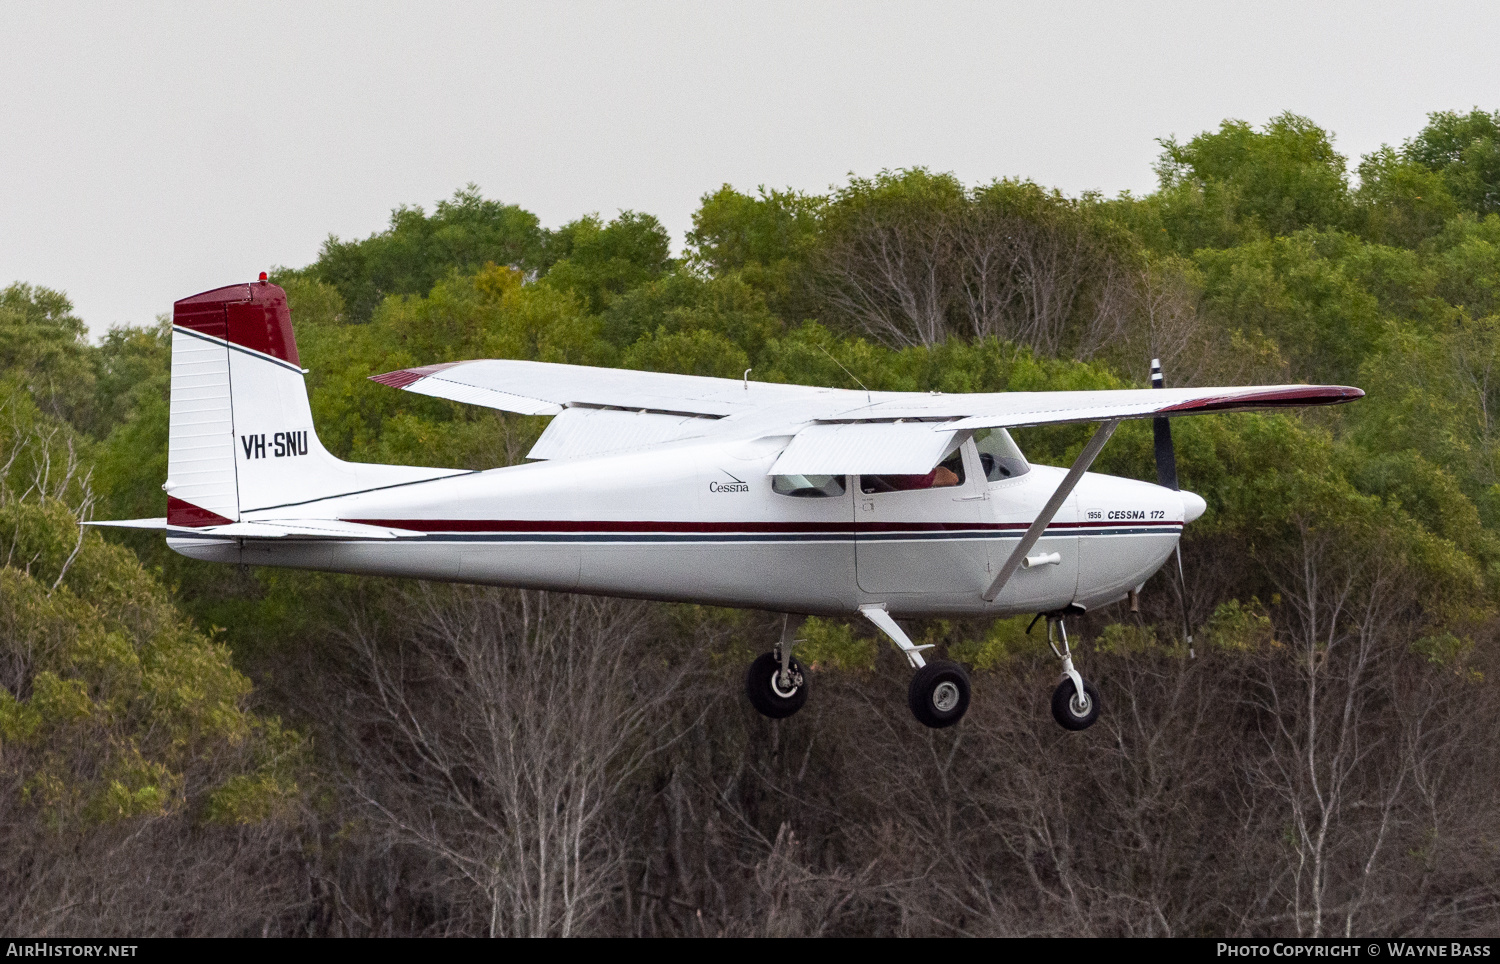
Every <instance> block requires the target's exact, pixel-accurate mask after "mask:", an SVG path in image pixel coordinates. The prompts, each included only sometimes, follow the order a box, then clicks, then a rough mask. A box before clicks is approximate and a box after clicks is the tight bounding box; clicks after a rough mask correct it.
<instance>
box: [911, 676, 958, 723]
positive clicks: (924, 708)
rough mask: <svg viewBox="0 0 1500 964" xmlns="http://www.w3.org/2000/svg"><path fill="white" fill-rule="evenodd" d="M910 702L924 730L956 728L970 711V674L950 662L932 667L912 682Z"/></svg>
mask: <svg viewBox="0 0 1500 964" xmlns="http://www.w3.org/2000/svg"><path fill="white" fill-rule="evenodd" d="M906 699H907V703H908V704H909V705H910V706H911V715H912V716H915V717H916V718H917V722H918V723H921V724H922V725H923V726H930V727H932V728H933V729H935V730H936V729H942V728H943V727H945V726H952V725H953V724H955V723H957V722H958V721H959V720H961V719H963V718H964V714H965V713H967V712H968V710H969V674H968V673H967V672H965V671H964V668H963V667H962V666H960V665H958V664H957V663H950V662H948V661H947V660H936V661H934V662H931V663H928V664H927V665H926V666H923V667H922V668H921V669H919V670H917V672H916V675H914V676H913V677H912V678H911V688H910V689H908V690H907V691H906Z"/></svg>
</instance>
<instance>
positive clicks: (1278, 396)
mask: <svg viewBox="0 0 1500 964" xmlns="http://www.w3.org/2000/svg"><path fill="white" fill-rule="evenodd" d="M1364 397H1365V393H1364V391H1363V390H1362V389H1358V388H1351V387H1349V386H1347V385H1287V386H1284V387H1281V388H1272V389H1267V390H1266V391H1263V392H1255V393H1253V394H1247V395H1220V396H1218V397H1216V398H1197V399H1194V400H1192V401H1190V402H1180V403H1178V404H1176V405H1170V406H1168V407H1166V408H1164V409H1161V411H1160V412H1159V414H1162V415H1169V414H1176V413H1186V412H1224V411H1235V410H1238V409H1252V408H1280V407H1283V406H1285V407H1288V408H1291V407H1295V406H1302V405H1338V404H1340V403H1341V402H1352V401H1354V400H1355V399H1357V398H1364Z"/></svg>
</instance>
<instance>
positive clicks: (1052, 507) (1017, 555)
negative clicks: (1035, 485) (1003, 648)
mask: <svg viewBox="0 0 1500 964" xmlns="http://www.w3.org/2000/svg"><path fill="white" fill-rule="evenodd" d="M1119 424H1120V420H1119V419H1114V420H1113V421H1109V422H1105V423H1104V424H1102V425H1100V426H1099V428H1098V429H1097V430H1096V431H1095V432H1094V437H1093V438H1091V439H1089V444H1087V445H1085V446H1084V447H1083V451H1082V452H1079V453H1078V458H1076V459H1074V460H1073V467H1072V468H1070V469H1068V474H1067V475H1066V476H1064V478H1063V480H1062V483H1061V484H1060V485H1058V487H1057V491H1056V492H1053V493H1052V498H1050V499H1048V500H1047V504H1046V505H1044V506H1042V511H1041V512H1040V513H1039V514H1038V515H1037V517H1036V521H1035V522H1033V523H1032V524H1031V528H1029V529H1027V530H1026V534H1025V535H1024V536H1022V537H1021V541H1020V543H1019V544H1018V545H1017V546H1016V547H1015V549H1013V550H1011V554H1010V558H1009V559H1007V560H1005V565H1003V566H1001V567H1000V572H999V573H998V574H997V575H996V576H995V581H994V582H992V583H990V588H988V589H986V590H985V591H984V601H985V602H994V601H995V597H996V596H998V595H1000V590H1002V589H1004V588H1005V584H1006V583H1008V582H1010V577H1011V576H1014V575H1015V574H1016V570H1017V569H1019V568H1020V567H1021V561H1022V560H1023V559H1025V558H1026V553H1028V552H1030V551H1031V547H1032V546H1034V545H1036V541H1037V540H1038V539H1040V538H1041V537H1042V533H1043V532H1045V531H1046V529H1047V526H1048V525H1049V524H1051V522H1052V520H1053V518H1055V517H1056V516H1057V510H1058V509H1061V508H1062V504H1063V503H1064V502H1066V501H1067V500H1068V496H1070V495H1072V494H1073V489H1074V488H1075V487H1076V486H1077V485H1078V480H1079V479H1081V478H1083V473H1085V472H1087V471H1088V470H1089V466H1091V465H1093V464H1094V459H1096V458H1098V457H1099V452H1100V450H1101V449H1103V448H1104V443H1105V442H1108V441H1109V437H1110V436H1111V435H1113V434H1115V429H1116V428H1117V427H1119Z"/></svg>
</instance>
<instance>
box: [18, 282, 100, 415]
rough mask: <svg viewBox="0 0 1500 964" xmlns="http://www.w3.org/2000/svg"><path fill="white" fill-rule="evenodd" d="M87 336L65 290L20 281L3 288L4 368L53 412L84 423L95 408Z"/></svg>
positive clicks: (94, 365) (95, 370) (94, 372)
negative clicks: (21, 381)
mask: <svg viewBox="0 0 1500 964" xmlns="http://www.w3.org/2000/svg"><path fill="white" fill-rule="evenodd" d="M87 336H88V327H87V326H86V325H85V324H84V322H83V320H82V319H81V318H79V317H77V316H76V315H74V314H73V303H72V302H71V301H69V300H68V298H67V296H66V295H64V294H63V293H62V292H60V291H53V290H51V289H50V288H43V287H39V286H33V285H28V284H21V283H20V282H17V283H16V284H13V285H11V286H10V287H8V288H5V289H4V290H0V371H3V372H4V373H5V374H7V375H14V376H19V377H21V378H22V379H24V380H25V383H26V387H27V388H28V389H29V390H30V391H31V393H32V396H33V397H34V398H36V399H37V400H38V402H39V403H40V404H41V405H42V406H43V407H44V409H45V410H46V411H47V412H49V413H50V414H52V415H55V416H57V417H59V418H66V419H72V420H74V421H77V422H80V423H86V422H88V420H90V419H91V418H93V417H94V416H95V408H96V406H95V398H94V381H95V379H96V378H97V376H98V366H97V363H96V361H95V358H94V356H93V353H91V352H90V351H89V349H88V337H87Z"/></svg>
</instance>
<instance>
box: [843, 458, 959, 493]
mask: <svg viewBox="0 0 1500 964" xmlns="http://www.w3.org/2000/svg"><path fill="white" fill-rule="evenodd" d="M963 484H964V458H963V449H962V448H960V449H959V450H958V451H956V452H954V453H953V454H952V455H950V456H948V457H947V458H946V459H944V460H943V461H942V462H941V463H939V464H938V467H937V468H935V469H933V470H932V471H931V472H928V473H927V474H926V475H862V476H860V478H859V485H860V489H861V490H862V491H863V492H864V493H865V494H866V495H871V494H873V493H875V492H910V491H912V490H914V489H947V488H951V487H953V486H955V485H963Z"/></svg>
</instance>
